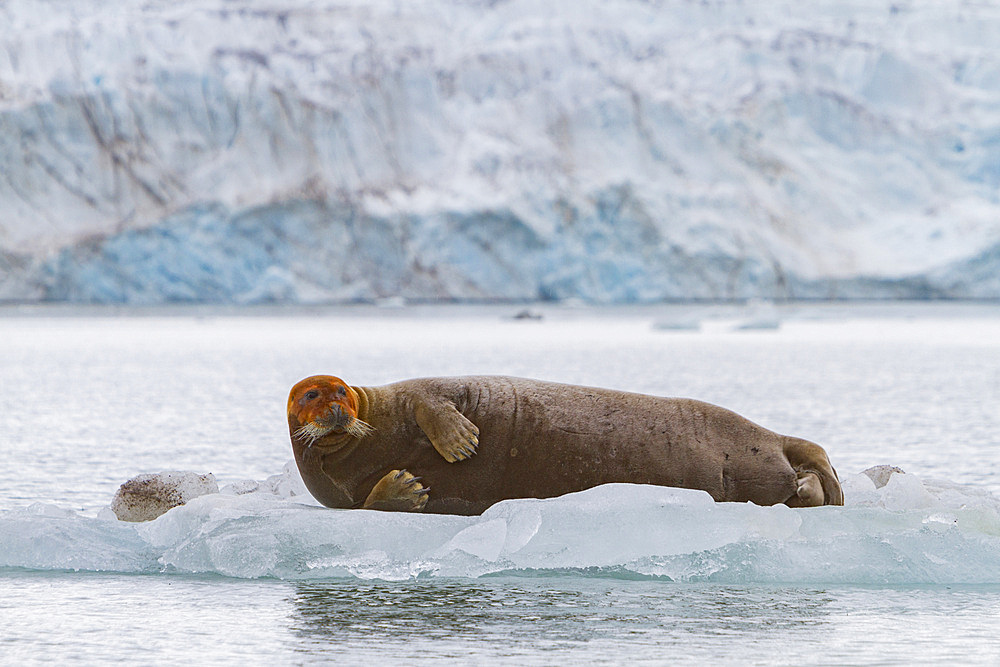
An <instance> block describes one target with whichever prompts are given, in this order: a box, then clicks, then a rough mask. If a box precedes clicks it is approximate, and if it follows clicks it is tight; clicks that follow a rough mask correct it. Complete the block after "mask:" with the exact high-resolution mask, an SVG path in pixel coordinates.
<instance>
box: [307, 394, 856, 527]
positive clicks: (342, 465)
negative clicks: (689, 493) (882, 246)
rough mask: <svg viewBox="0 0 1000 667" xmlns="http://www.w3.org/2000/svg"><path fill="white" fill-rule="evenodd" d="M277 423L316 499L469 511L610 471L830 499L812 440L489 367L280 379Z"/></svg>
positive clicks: (757, 495)
mask: <svg viewBox="0 0 1000 667" xmlns="http://www.w3.org/2000/svg"><path fill="white" fill-rule="evenodd" d="M288 429H289V435H290V437H291V441H292V451H293V453H294V455H295V462H296V464H297V465H298V467H299V471H300V472H301V474H302V479H303V481H304V482H305V484H306V487H307V488H308V489H309V492H310V493H312V495H313V496H314V497H315V498H316V499H317V500H318V501H319V502H321V503H322V504H324V505H326V506H328V507H337V508H367V509H381V510H396V511H424V512H435V513H440V514H465V515H475V514H481V513H482V512H484V511H485V510H486V509H487V508H488V507H490V506H491V505H493V504H495V503H497V502H499V501H501V500H507V499H510V498H551V497H554V496H560V495H563V494H566V493H571V492H574V491H582V490H584V489H588V488H591V487H594V486H598V485H601V484H607V483H612V482H630V483H637V484H655V485H659V486H672V487H684V488H689V489H702V490H704V491H707V492H708V493H709V494H711V496H712V497H713V498H714V499H715V500H717V501H733V502H747V501H749V502H753V503H756V504H758V505H776V504H779V503H784V504H786V505H788V506H791V507H812V506H817V505H824V504H826V505H842V504H843V503H844V496H843V493H842V491H841V487H840V482H839V481H838V479H837V473H836V471H835V470H834V469H833V466H831V465H830V461H829V459H828V458H827V455H826V452H825V451H824V450H823V448H822V447H820V446H819V445H816V444H814V443H812V442H809V441H807V440H802V439H800V438H793V437H789V436H784V435H779V434H777V433H774V432H773V431H769V430H767V429H766V428H763V427H762V426H758V425H757V424H755V423H753V422H751V421H750V420H748V419H745V418H744V417H741V416H740V415H738V414H736V413H735V412H731V411H730V410H726V409H725V408H721V407H718V406H716V405H712V404H710V403H703V402H701V401H696V400H692V399H684V398H663V397H657V396H649V395H646V394H637V393H630V392H624V391H614V390H610V389H598V388H592V387H582V386H576V385H568V384H559V383H554V382H543V381H538V380H529V379H524V378H513V377H501V376H479V377H442V378H422V379H415V380H404V381H402V382H396V383H394V384H388V385H384V386H378V387H360V386H351V385H348V384H347V383H346V382H344V381H343V380H341V379H340V378H337V377H333V376H330V375H317V376H313V377H309V378H306V379H304V380H302V381H300V382H298V383H297V384H296V385H295V386H294V387H292V390H291V392H290V393H289V396H288Z"/></svg>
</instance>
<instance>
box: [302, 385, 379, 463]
mask: <svg viewBox="0 0 1000 667" xmlns="http://www.w3.org/2000/svg"><path fill="white" fill-rule="evenodd" d="M288 428H289V432H290V433H291V435H292V440H293V441H295V440H299V441H301V442H302V444H304V445H305V446H306V447H311V446H312V445H314V444H320V445H322V444H325V443H324V442H322V441H321V439H324V440H325V439H327V436H333V437H334V438H333V439H334V441H333V442H331V443H330V444H339V443H340V441H341V440H344V439H345V438H346V437H354V438H362V437H364V436H366V435H368V434H369V433H371V431H372V427H371V426H369V425H368V424H366V423H365V422H363V421H361V419H359V418H358V393H357V392H356V391H355V390H354V389H353V388H352V387H350V386H349V385H348V384H347V383H346V382H344V381H343V380H341V379H340V378H337V377H333V376H332V375H314V376H312V377H308V378H306V379H305V380H302V381H300V382H299V383H297V384H296V385H295V386H294V387H292V391H291V392H290V393H289V394H288ZM318 441H319V442H318Z"/></svg>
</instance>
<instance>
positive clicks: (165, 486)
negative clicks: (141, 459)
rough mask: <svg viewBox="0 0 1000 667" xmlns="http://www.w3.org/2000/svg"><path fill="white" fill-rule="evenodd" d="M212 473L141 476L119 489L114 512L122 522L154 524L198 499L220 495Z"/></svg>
mask: <svg viewBox="0 0 1000 667" xmlns="http://www.w3.org/2000/svg"><path fill="white" fill-rule="evenodd" d="M218 492H219V485H218V484H217V483H216V481H215V476H214V475H212V473H207V474H204V475H202V474H199V473H196V472H161V473H154V474H145V475H138V476H137V477H133V478H132V479H130V480H128V481H127V482H125V483H124V484H122V485H121V487H119V489H118V492H117V493H116V494H115V497H114V500H112V501H111V510H112V511H113V512H114V513H115V516H117V517H118V519H119V520H120V521H133V522H138V521H152V520H153V519H155V518H156V517H158V516H160V515H161V514H164V513H165V512H166V511H167V510H169V509H172V508H174V507H177V506H179V505H183V504H184V503H186V502H188V501H190V500H191V499H193V498H197V497H198V496H204V495H208V494H210V493H218Z"/></svg>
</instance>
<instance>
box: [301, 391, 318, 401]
mask: <svg viewBox="0 0 1000 667" xmlns="http://www.w3.org/2000/svg"><path fill="white" fill-rule="evenodd" d="M302 398H304V399H306V400H307V401H312V400H314V399H317V398H319V392H318V391H316V390H315V389H310V390H309V391H307V392H306V395H305V396H303V397H302Z"/></svg>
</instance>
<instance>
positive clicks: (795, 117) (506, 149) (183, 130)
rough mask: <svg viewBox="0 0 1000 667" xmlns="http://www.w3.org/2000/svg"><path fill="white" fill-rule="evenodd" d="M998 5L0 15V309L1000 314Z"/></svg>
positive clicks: (308, 5) (516, 6) (505, 4)
mask: <svg viewBox="0 0 1000 667" xmlns="http://www.w3.org/2000/svg"><path fill="white" fill-rule="evenodd" d="M997 34H1000V7H997V6H994V5H991V4H988V3H983V4H979V5H971V4H966V3H947V4H942V3H937V2H932V1H930V0H912V1H910V2H889V1H887V0H875V1H873V2H847V3H845V2H840V1H837V2H833V1H832V0H828V1H825V2H817V3H806V4H800V3H794V2H772V3H764V4H760V3H742V2H737V1H735V0H721V1H714V2H684V1H677V2H665V1H661V2H655V1H654V2H639V1H638V0H613V1H610V2H599V1H597V0H581V2H576V3H535V2H530V1H528V0H507V1H498V2H486V1H482V2H476V1H469V2H459V1H458V0H450V1H449V0H445V1H441V2H437V1H434V2H431V1H430V0H418V1H415V2H408V3H397V2H393V1H389V0H364V1H361V0H342V1H339V2H328V1H323V0H313V1H306V0H297V1H295V2H286V3H280V4H274V3H271V2H266V1H264V0H234V1H228V0H227V1H222V0H208V1H195V0H171V1H169V2H167V1H165V0H149V1H147V2H143V3H126V2H100V1H98V0H79V1H74V2H69V1H67V0H8V1H7V2H4V3H3V4H0V299H8V300H11V299H14V300H70V301H81V302H114V303H162V302H191V301H212V302H233V301H235V302H260V301H298V302H315V301H328V300H366V299H378V298H382V297H391V296H402V297H406V298H413V299H483V298H501V299H562V298H569V297H576V298H582V299H586V300H590V301H595V302H641V301H653V300H658V299H664V298H681V299H683V298H742V297H751V296H757V297H826V296H841V297H852V296H881V297H892V296H906V297H923V296H944V297H986V298H992V297H1000V278H998V276H1000V271H998V268H1000V195H998V192H1000V51H998V50H997V49H996V46H995V41H996V40H995V38H996V35H997Z"/></svg>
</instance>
